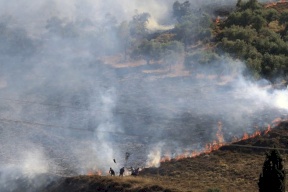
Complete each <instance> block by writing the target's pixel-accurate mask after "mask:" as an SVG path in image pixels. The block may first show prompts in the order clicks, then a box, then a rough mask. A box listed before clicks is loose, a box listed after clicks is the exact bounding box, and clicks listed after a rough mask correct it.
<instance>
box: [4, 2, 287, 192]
mask: <svg viewBox="0 0 288 192" xmlns="http://www.w3.org/2000/svg"><path fill="white" fill-rule="evenodd" d="M173 2H174V0H169V1H167V0H157V1H156V0H149V1H145V2H144V1H131V0H121V1H120V0H117V1H115V0H108V1H100V0H97V1H92V0H84V1H81V2H80V1H76V0H73V1H68V0H64V1H53V0H49V1H48V0H43V1H31V0H29V1H15V0H10V1H4V0H0V12H1V13H2V16H1V18H0V42H1V45H0V90H1V91H0V143H1V148H0V191H4V192H5V191H15V190H16V189H19V188H22V189H24V190H26V191H37V189H39V187H43V186H44V187H45V185H48V183H49V182H48V181H50V179H52V177H53V178H57V177H60V176H72V175H78V174H88V173H90V172H93V173H96V172H97V171H101V172H102V174H104V175H105V174H107V171H108V170H109V167H113V168H114V169H115V170H116V171H118V170H119V169H120V168H121V167H123V166H128V167H130V166H133V167H143V166H159V161H160V159H161V157H162V156H163V155H167V154H168V155H169V156H171V157H175V156H176V155H178V154H182V153H183V152H185V151H195V150H198V151H199V150H201V149H203V148H204V147H205V144H206V143H209V142H211V141H213V140H215V137H216V133H217V129H218V122H222V124H223V134H224V138H225V141H226V142H230V141H231V139H232V137H234V136H236V137H239V138H240V137H241V136H242V135H243V133H244V132H247V133H253V132H254V131H255V127H257V129H265V128H266V127H267V126H268V124H270V123H271V122H272V121H273V120H274V119H275V118H277V117H281V118H283V119H284V118H286V114H287V110H288V100H287V90H273V89H272V88H271V86H270V84H269V82H266V81H264V80H263V81H259V82H253V81H252V80H249V79H248V78H247V77H244V76H243V72H244V71H245V70H246V69H245V65H244V64H243V63H242V62H240V61H235V60H232V59H230V58H226V57H223V58H222V59H221V60H220V62H219V61H217V62H215V63H211V65H209V67H205V66H202V65H200V64H195V66H194V68H193V72H192V73H191V74H189V75H186V76H181V75H178V76H177V75H176V76H175V77H169V74H168V75H165V74H164V75H163V74H157V73H153V72H154V71H155V70H157V66H156V67H155V66H153V65H151V66H146V65H144V64H141V65H134V66H129V65H128V67H119V66H120V64H121V63H119V66H118V67H117V63H116V64H115V63H114V62H113V59H111V58H109V57H107V56H111V55H113V54H119V52H120V51H119V50H121V46H120V40H119V37H118V36H117V34H116V32H115V30H114V28H113V27H115V25H117V24H120V23H121V22H122V21H124V20H127V21H129V20H131V18H132V17H133V15H135V13H136V12H135V10H137V12H138V13H143V12H149V13H150V15H151V18H150V19H152V20H153V22H152V20H151V21H150V24H151V30H153V29H155V28H157V29H159V28H161V27H163V28H165V29H170V28H171V26H173V24H174V23H175V21H174V20H173V19H172V17H171V9H172V4H173ZM191 2H192V1H191ZM200 2H201V3H200ZM217 3H218V4H219V5H223V4H225V5H230V4H231V1H222V0H221V1H220V0H219V1H218V2H217ZM217 3H216V4H217ZM234 3H235V2H234ZM234 3H233V4H234ZM194 4H195V6H196V5H197V9H198V7H199V8H201V7H202V6H203V7H205V6H207V5H209V2H206V3H203V2H202V1H196V0H195V1H193V5H194ZM115 18H116V21H115V23H116V24H115V23H114V24H113V22H114V19H115ZM153 27H154V28H153ZM104 56H105V57H104ZM115 66H116V67H115ZM147 71H148V72H147ZM263 82H264V83H263ZM127 152H128V153H129V154H130V156H129V157H127V156H125V154H126V153H127ZM113 159H115V160H116V163H114V162H113Z"/></svg>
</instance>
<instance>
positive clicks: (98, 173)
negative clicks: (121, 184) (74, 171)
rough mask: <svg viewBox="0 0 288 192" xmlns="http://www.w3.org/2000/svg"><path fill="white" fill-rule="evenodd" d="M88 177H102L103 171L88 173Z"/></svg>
mask: <svg viewBox="0 0 288 192" xmlns="http://www.w3.org/2000/svg"><path fill="white" fill-rule="evenodd" d="M87 175H88V176H94V175H98V176H101V175H102V171H100V170H98V171H91V170H90V171H88V173H87Z"/></svg>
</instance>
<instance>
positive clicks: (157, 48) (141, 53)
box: [132, 39, 163, 64]
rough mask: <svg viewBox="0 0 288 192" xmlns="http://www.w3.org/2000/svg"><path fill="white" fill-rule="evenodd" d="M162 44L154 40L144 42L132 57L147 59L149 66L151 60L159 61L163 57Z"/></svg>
mask: <svg viewBox="0 0 288 192" xmlns="http://www.w3.org/2000/svg"><path fill="white" fill-rule="evenodd" d="M162 53H163V50H162V46H161V43H159V42H156V41H154V40H151V41H148V40H146V39H145V40H144V41H143V42H142V43H141V44H140V45H139V46H138V48H137V49H136V50H134V51H133V52H132V57H134V58H142V59H145V60H146V62H147V64H150V61H151V60H154V61H158V60H160V59H161V57H162Z"/></svg>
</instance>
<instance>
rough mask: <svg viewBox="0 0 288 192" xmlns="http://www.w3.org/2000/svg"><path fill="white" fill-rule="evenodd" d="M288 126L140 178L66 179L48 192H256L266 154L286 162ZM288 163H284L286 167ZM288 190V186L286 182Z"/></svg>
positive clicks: (150, 170) (153, 170) (146, 172)
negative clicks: (274, 151) (274, 153)
mask: <svg viewBox="0 0 288 192" xmlns="http://www.w3.org/2000/svg"><path fill="white" fill-rule="evenodd" d="M287 145H288V123H287V122H282V123H281V124H280V125H279V126H277V127H276V128H275V129H273V130H272V131H270V132H269V133H267V134H264V135H262V136H257V137H255V138H250V139H247V140H243V141H239V142H236V143H233V144H231V145H228V146H223V147H222V148H220V149H219V150H218V151H214V152H211V153H209V154H202V155H200V156H198V157H195V158H186V159H182V160H178V161H175V160H172V161H169V162H164V163H162V164H161V166H160V167H159V168H147V169H144V170H143V171H141V172H140V176H139V177H135V178H134V177H131V176H127V177H124V178H119V177H115V178H112V177H110V176H77V177H73V178H63V179H60V181H59V182H55V183H53V184H52V185H50V186H49V187H48V188H47V189H46V190H45V191H46V192H56V191H71V192H74V191H75V192H76V191H82V192H88V191H89V192H94V191H95V192H96V191H97V192H98V191H128V192H130V191H145V192H149V191H151V192H152V191H167V192H168V191H193V192H194V191H195V192H197V191H199V192H200V191H207V190H208V189H219V190H220V191H222V192H241V191H257V189H258V188H257V182H258V179H259V174H260V172H261V168H262V164H263V161H264V159H265V151H267V150H269V149H270V148H271V149H272V148H273V146H275V147H276V148H279V149H283V150H279V151H280V153H281V154H282V157H283V158H284V159H286V158H287V157H288V153H287V151H286V150H285V149H286V148H287ZM287 166H288V163H287V162H286V163H285V167H287ZM286 186H287V187H288V183H286Z"/></svg>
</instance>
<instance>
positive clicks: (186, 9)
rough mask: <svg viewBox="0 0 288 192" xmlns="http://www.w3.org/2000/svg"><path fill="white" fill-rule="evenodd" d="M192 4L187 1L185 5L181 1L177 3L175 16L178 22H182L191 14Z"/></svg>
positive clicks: (174, 10)
mask: <svg viewBox="0 0 288 192" xmlns="http://www.w3.org/2000/svg"><path fill="white" fill-rule="evenodd" d="M190 6H191V4H190V2H189V1H185V2H184V3H179V1H175V2H174V4H173V16H174V17H175V18H176V19H177V21H178V22H181V19H182V18H183V17H184V16H187V15H190V14H191V8H190Z"/></svg>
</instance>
